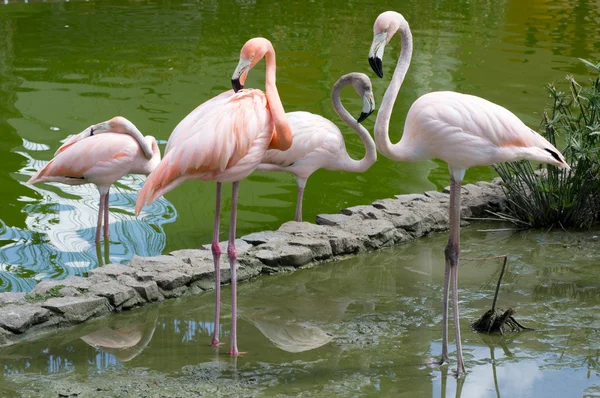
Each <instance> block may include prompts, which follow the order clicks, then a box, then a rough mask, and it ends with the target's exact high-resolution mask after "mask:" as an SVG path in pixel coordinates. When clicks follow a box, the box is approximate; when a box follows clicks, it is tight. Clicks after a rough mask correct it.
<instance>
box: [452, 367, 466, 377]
mask: <svg viewBox="0 0 600 398" xmlns="http://www.w3.org/2000/svg"><path fill="white" fill-rule="evenodd" d="M452 376H454V377H455V378H456V379H460V378H463V377H465V376H467V372H466V371H465V370H464V369H462V371H459V370H458V369H456V370H453V371H452Z"/></svg>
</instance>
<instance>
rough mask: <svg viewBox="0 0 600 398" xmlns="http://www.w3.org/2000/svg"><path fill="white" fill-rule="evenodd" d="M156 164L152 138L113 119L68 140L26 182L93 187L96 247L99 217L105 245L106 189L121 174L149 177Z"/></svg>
mask: <svg viewBox="0 0 600 398" xmlns="http://www.w3.org/2000/svg"><path fill="white" fill-rule="evenodd" d="M84 138H85V139H84ZM158 162H160V150H159V149H158V145H157V143H156V140H155V139H154V137H151V136H146V137H144V136H143V135H142V133H141V132H140V131H139V130H138V129H137V127H136V126H135V125H134V124H133V123H131V122H130V121H129V120H127V119H125V118H124V117H121V116H116V117H114V118H112V119H110V120H108V121H106V122H102V123H98V124H95V125H93V126H90V127H88V128H87V129H85V130H83V131H82V132H81V133H79V134H77V135H75V136H73V137H71V138H70V139H68V140H67V141H66V142H65V143H64V144H63V145H61V147H60V148H58V150H57V151H56V153H55V156H54V158H53V159H52V160H50V161H49V162H48V163H47V164H46V165H45V166H44V167H42V169H41V170H39V171H38V172H37V173H35V174H34V175H33V177H31V178H30V179H29V181H27V182H28V183H29V184H35V183H38V182H61V183H63V184H68V185H83V184H95V185H96V187H97V188H98V191H99V192H100V205H99V210H98V226H97V227H96V243H100V231H101V229H102V216H103V215H104V240H105V241H108V192H109V190H110V186H111V185H112V184H113V183H114V182H115V181H117V180H118V179H119V178H121V177H123V176H124V175H125V174H149V173H150V172H151V171H152V170H154V168H155V167H156V165H157V164H158Z"/></svg>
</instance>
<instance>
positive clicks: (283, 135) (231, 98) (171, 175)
mask: <svg viewBox="0 0 600 398" xmlns="http://www.w3.org/2000/svg"><path fill="white" fill-rule="evenodd" d="M263 57H264V58H265V60H266V64H267V70H266V81H265V92H264V93H263V92H262V91H260V90H241V88H243V86H242V84H243V83H244V81H245V79H246V76H247V74H248V71H249V70H250V69H251V68H252V67H254V65H256V64H257V63H258V62H259V61H260V60H261V59H262V58H263ZM275 69H276V64H275V50H274V49H273V46H272V45H271V42H270V41H268V40H267V39H264V38H254V39H250V40H248V42H246V44H244V46H243V47H242V50H241V52H240V62H239V64H238V66H237V68H236V69H235V72H234V73H233V77H232V80H231V81H232V86H233V87H234V90H235V93H234V92H233V91H231V90H230V91H227V92H225V93H222V94H220V95H218V96H216V97H214V98H212V99H210V100H208V101H206V102H205V103H203V104H202V105H200V106H199V107H198V108H196V109H195V110H194V111H192V113H190V114H189V115H188V116H186V117H185V118H184V119H183V120H182V121H181V122H180V123H179V125H177V127H176V128H175V130H173V133H172V134H171V137H169V142H168V143H167V149H166V150H165V156H164V158H163V160H162V161H161V162H160V164H159V165H158V166H157V167H156V169H155V170H154V172H152V173H151V174H150V175H149V176H148V179H147V180H146V183H145V184H144V187H143V188H142V190H141V191H140V193H139V195H138V199H137V202H136V213H139V211H140V210H141V208H142V206H143V205H144V204H145V203H146V201H148V203H152V202H153V201H154V200H156V199H157V198H158V197H160V196H161V195H164V194H165V193H167V192H169V191H170V190H171V189H173V188H175V187H176V186H178V185H179V184H181V183H182V182H184V181H187V180H191V179H199V180H203V181H216V182H217V200H216V208H215V221H214V231H213V240H212V253H213V261H214V266H215V289H216V304H215V330H214V334H213V338H212V343H211V344H212V345H213V346H218V345H219V315H220V299H221V293H220V292H221V284H220V283H221V282H220V264H219V259H220V256H221V249H220V247H219V218H220V205H221V184H222V183H224V182H233V190H232V199H231V221H230V226H229V245H228V247H227V254H228V255H229V265H230V269H231V290H232V303H231V307H232V311H231V312H232V314H231V316H232V321H231V347H230V350H229V354H230V355H232V356H238V355H240V352H239V351H238V348H237V332H236V324H237V293H236V291H237V280H236V268H235V267H236V260H237V252H236V250H235V226H236V225H235V224H236V209H237V199H238V185H239V181H240V180H241V179H243V178H246V177H247V176H248V175H250V174H251V173H252V172H253V171H254V170H255V169H256V167H257V166H258V165H259V163H260V161H261V159H262V158H263V157H264V155H265V152H266V151H267V149H268V148H274V149H279V150H286V149H288V148H289V147H290V146H291V144H292V133H291V131H290V126H289V124H288V122H287V119H286V116H285V111H284V110H283V105H282V104H281V100H280V99H279V94H278V92H277V86H276V85H275ZM240 90H241V91H240Z"/></svg>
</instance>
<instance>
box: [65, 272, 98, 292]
mask: <svg viewBox="0 0 600 398" xmlns="http://www.w3.org/2000/svg"><path fill="white" fill-rule="evenodd" d="M62 282H63V285H65V286H68V287H73V288H75V289H77V290H79V291H80V292H87V291H88V290H90V287H92V282H91V279H90V278H89V277H88V278H84V277H81V276H76V275H71V276H68V277H66V278H65V279H63V280H62Z"/></svg>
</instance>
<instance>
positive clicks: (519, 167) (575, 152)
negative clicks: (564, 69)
mask: <svg viewBox="0 0 600 398" xmlns="http://www.w3.org/2000/svg"><path fill="white" fill-rule="evenodd" d="M582 61H583V62H584V63H585V64H586V65H587V66H589V67H590V68H592V69H593V70H594V71H595V73H596V74H597V76H596V78H594V79H592V80H591V81H590V85H589V86H582V85H580V84H579V83H577V82H576V81H575V79H574V78H573V77H571V76H567V81H568V91H567V92H563V91H560V90H559V89H558V88H557V87H556V86H555V85H554V84H550V85H548V86H547V89H548V92H549V94H550V98H551V99H552V101H553V105H552V109H551V110H550V111H549V112H544V114H543V116H542V123H541V126H542V129H543V132H542V134H543V135H544V136H545V137H546V139H547V140H548V141H550V142H551V143H552V144H553V145H555V146H556V142H557V139H558V138H559V137H562V138H563V140H564V142H565V144H566V146H565V148H564V150H563V151H562V153H563V155H564V156H565V158H566V160H567V162H568V163H569V164H570V166H571V168H572V169H571V171H564V170H560V169H558V168H557V167H554V166H550V165H540V166H539V168H538V169H537V170H536V169H534V167H533V166H532V164H531V163H530V162H528V161H521V162H514V163H505V164H498V165H495V166H494V168H495V169H496V171H497V172H498V174H500V177H502V179H503V181H504V192H505V194H506V197H507V199H508V205H507V211H508V213H509V214H510V215H511V216H512V217H514V218H515V221H517V220H519V221H517V222H518V223H519V224H525V225H527V226H530V227H546V228H547V227H562V228H568V227H572V228H589V227H590V226H591V225H592V224H593V223H594V222H595V221H597V220H598V218H599V216H600V159H599V153H598V152H599V144H600V63H598V64H593V63H591V62H589V61H586V60H582Z"/></svg>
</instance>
